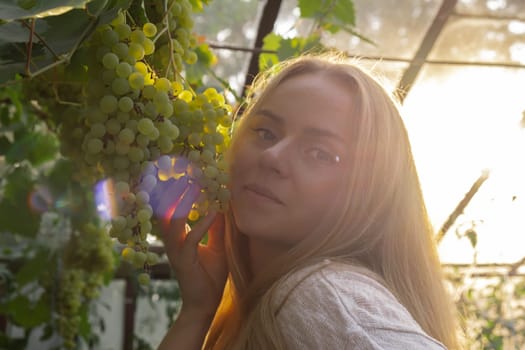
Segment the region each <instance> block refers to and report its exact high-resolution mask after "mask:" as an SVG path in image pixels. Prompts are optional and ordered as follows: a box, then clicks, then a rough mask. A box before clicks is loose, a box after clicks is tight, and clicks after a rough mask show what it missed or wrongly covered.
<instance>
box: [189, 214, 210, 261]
mask: <svg viewBox="0 0 525 350" xmlns="http://www.w3.org/2000/svg"><path fill="white" fill-rule="evenodd" d="M215 215H216V212H209V213H208V214H207V215H206V216H205V217H203V218H202V219H201V220H200V221H199V222H198V223H197V224H195V225H194V226H193V227H192V229H191V231H190V232H188V234H187V235H186V239H185V241H184V248H185V252H186V254H187V255H186V257H187V258H188V259H189V261H191V262H194V261H197V260H198V258H199V256H198V247H199V243H200V241H201V240H202V238H203V237H204V235H205V234H206V233H207V232H208V229H209V227H210V225H211V224H212V223H213V221H214V220H215Z"/></svg>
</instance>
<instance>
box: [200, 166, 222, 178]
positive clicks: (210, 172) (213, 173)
mask: <svg viewBox="0 0 525 350" xmlns="http://www.w3.org/2000/svg"><path fill="white" fill-rule="evenodd" d="M203 172H204V176H206V177H208V178H210V179H215V178H216V177H217V175H218V174H219V171H218V170H217V168H216V167H214V166H213V165H208V166H207V167H206V168H204V170H203Z"/></svg>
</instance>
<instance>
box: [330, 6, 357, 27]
mask: <svg viewBox="0 0 525 350" xmlns="http://www.w3.org/2000/svg"><path fill="white" fill-rule="evenodd" d="M332 13H333V16H334V17H335V18H336V19H338V20H339V21H340V22H341V24H350V25H351V26H355V9H354V3H353V1H351V0H337V1H335V6H334V9H333V12H332Z"/></svg>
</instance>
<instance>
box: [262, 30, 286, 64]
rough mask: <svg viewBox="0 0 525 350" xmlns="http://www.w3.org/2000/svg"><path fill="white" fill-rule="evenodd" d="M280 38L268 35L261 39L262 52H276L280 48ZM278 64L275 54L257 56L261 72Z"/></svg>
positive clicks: (272, 34) (271, 34)
mask: <svg viewBox="0 0 525 350" xmlns="http://www.w3.org/2000/svg"><path fill="white" fill-rule="evenodd" d="M282 39H283V38H282V36H280V35H278V34H275V33H269V34H268V35H266V36H265V37H264V39H263V47H262V49H263V50H267V51H276V52H277V50H278V49H279V47H280V46H281V40H282ZM278 62H279V58H278V57H277V53H261V54H260V55H259V70H260V71H263V70H265V69H266V68H268V67H271V66H273V65H274V64H277V63H278Z"/></svg>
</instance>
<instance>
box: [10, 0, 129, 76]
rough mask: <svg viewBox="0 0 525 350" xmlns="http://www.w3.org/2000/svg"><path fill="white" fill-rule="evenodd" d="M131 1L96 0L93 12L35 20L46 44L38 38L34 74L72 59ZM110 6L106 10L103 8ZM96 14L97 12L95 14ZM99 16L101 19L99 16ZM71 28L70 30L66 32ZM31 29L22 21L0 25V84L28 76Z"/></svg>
mask: <svg viewBox="0 0 525 350" xmlns="http://www.w3.org/2000/svg"><path fill="white" fill-rule="evenodd" d="M130 3H131V0H110V1H109V2H108V0H95V1H92V3H90V4H89V5H90V6H89V9H87V10H85V9H74V10H71V11H68V12H66V13H64V14H62V15H59V16H51V17H45V18H41V19H37V20H36V21H35V33H37V34H38V35H39V37H40V38H42V40H43V41H44V43H45V45H44V43H42V42H41V41H40V39H38V40H37V39H34V41H33V45H32V50H31V64H30V67H29V68H30V73H35V72H37V71H38V70H40V69H44V68H46V67H49V66H50V65H51V64H53V63H54V62H56V61H57V60H58V59H59V58H64V57H71V56H72V55H73V53H74V52H73V51H74V49H76V48H77V47H78V45H79V44H80V43H81V42H82V41H83V40H85V39H86V38H87V37H89V35H90V34H91V33H92V32H93V30H94V29H95V25H96V24H103V23H107V22H109V21H111V20H112V19H113V18H114V17H115V16H116V15H117V13H118V11H119V10H121V9H123V8H127V7H128V6H129V4H130ZM103 5H106V6H105V7H104V8H103V10H101V8H100V7H101V6H103ZM91 11H93V12H91ZM95 15H99V17H95ZM64 28H67V30H64ZM29 34H30V30H29V29H28V28H27V27H26V26H23V25H22V24H21V23H19V22H11V23H7V24H5V25H0V83H2V82H5V81H8V80H11V79H13V78H14V77H15V75H16V74H25V73H26V71H25V68H26V60H27V58H26V57H27V54H28V51H27V48H26V46H27V45H26V43H27V42H28V39H29Z"/></svg>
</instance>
